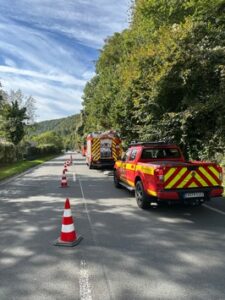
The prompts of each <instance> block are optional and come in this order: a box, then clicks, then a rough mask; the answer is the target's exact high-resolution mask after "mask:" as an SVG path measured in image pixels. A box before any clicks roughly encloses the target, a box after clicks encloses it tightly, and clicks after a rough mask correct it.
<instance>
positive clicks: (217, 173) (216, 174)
mask: <svg viewBox="0 0 225 300" xmlns="http://www.w3.org/2000/svg"><path fill="white" fill-rule="evenodd" d="M209 170H210V171H211V172H212V173H213V174H214V175H215V176H216V177H217V178H220V173H219V172H218V171H217V170H216V169H215V168H214V167H213V166H211V167H209Z"/></svg>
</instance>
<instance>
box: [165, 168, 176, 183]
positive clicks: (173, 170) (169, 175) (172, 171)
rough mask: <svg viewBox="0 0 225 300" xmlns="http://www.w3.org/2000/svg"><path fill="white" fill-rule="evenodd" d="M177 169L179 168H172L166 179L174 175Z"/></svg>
mask: <svg viewBox="0 0 225 300" xmlns="http://www.w3.org/2000/svg"><path fill="white" fill-rule="evenodd" d="M176 169H177V168H171V169H170V170H169V171H168V172H167V173H166V175H165V176H164V180H165V181H167V180H168V179H169V178H170V177H171V176H172V175H173V173H174V172H175V171H176Z"/></svg>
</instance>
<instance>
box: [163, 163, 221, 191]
mask: <svg viewBox="0 0 225 300" xmlns="http://www.w3.org/2000/svg"><path fill="white" fill-rule="evenodd" d="M213 186H221V178H220V170H219V167H218V166H216V165H214V164H202V165H195V164H190V165H186V166H185V165H180V166H178V165H176V166H170V167H169V166H165V167H164V189H188V188H198V187H213Z"/></svg>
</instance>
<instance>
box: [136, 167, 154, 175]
mask: <svg viewBox="0 0 225 300" xmlns="http://www.w3.org/2000/svg"><path fill="white" fill-rule="evenodd" d="M136 170H138V171H142V172H143V173H144V174H149V175H154V168H153V167H150V166H142V165H137V166H136Z"/></svg>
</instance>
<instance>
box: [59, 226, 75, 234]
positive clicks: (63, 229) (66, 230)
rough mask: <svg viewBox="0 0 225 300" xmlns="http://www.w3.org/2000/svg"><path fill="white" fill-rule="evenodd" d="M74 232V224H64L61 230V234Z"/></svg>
mask: <svg viewBox="0 0 225 300" xmlns="http://www.w3.org/2000/svg"><path fill="white" fill-rule="evenodd" d="M73 231H75V229H74V224H70V225H63V224H62V230H61V232H65V233H68V232H73Z"/></svg>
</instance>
